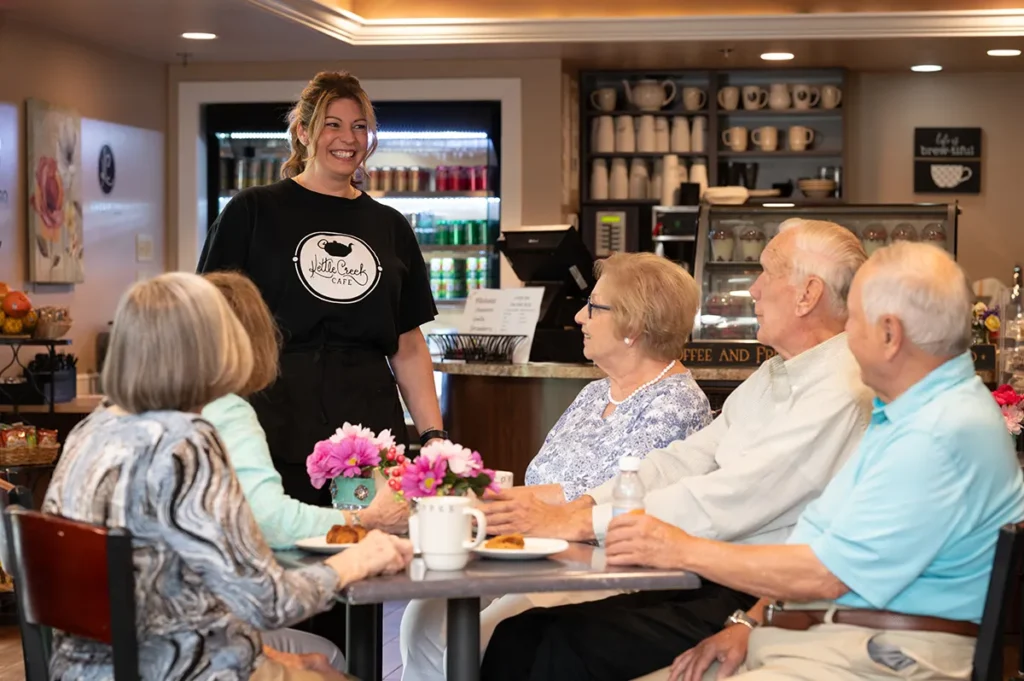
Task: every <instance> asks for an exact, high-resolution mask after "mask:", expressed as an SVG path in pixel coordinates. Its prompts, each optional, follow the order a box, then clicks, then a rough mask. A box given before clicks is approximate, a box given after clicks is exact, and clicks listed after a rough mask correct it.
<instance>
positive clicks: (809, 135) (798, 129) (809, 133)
mask: <svg viewBox="0 0 1024 681" xmlns="http://www.w3.org/2000/svg"><path fill="white" fill-rule="evenodd" d="M813 141H814V131H813V130H811V129H810V128H805V127H804V126H802V125H794V126H793V127H792V128H790V129H789V149H790V151H804V150H805V149H806V148H807V147H808V146H810V144H811V143H812V142H813Z"/></svg>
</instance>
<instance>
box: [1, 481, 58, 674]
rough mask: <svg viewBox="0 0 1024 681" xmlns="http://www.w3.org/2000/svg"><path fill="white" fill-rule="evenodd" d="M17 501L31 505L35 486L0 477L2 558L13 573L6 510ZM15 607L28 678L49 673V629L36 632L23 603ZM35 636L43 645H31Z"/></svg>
mask: <svg viewBox="0 0 1024 681" xmlns="http://www.w3.org/2000/svg"><path fill="white" fill-rule="evenodd" d="M15 505H17V506H21V507H22V508H27V509H31V508H32V490H30V489H28V488H27V487H22V486H21V485H12V484H11V483H9V482H7V481H6V480H3V479H0V519H2V521H3V531H4V534H3V546H2V551H0V561H2V563H3V567H4V570H5V571H7V573H8V574H9V575H11V574H12V573H11V570H13V566H14V559H13V552H12V551H11V550H10V547H11V543H10V541H8V539H7V538H8V537H10V536H11V528H10V524H9V522H8V518H7V514H6V511H7V508H8V507H10V506H15ZM12 576H13V575H12ZM15 608H16V609H17V611H18V628H19V630H20V631H21V651H22V656H23V658H24V661H25V674H26V675H27V677H28V678H29V679H41V678H45V677H46V676H47V674H48V672H47V668H48V666H49V662H50V639H51V635H50V630H49V628H43V629H42V630H41V631H39V632H38V633H36V632H34V631H33V630H32V629H30V628H29V627H28V625H27V624H26V623H25V618H24V617H23V616H22V613H21V606H20V605H19V604H18V603H17V600H16V599H15ZM33 637H38V638H41V639H42V640H41V642H40V643H41V644H40V645H38V646H35V648H34V649H30V648H29V646H28V644H26V641H31V640H32V639H33Z"/></svg>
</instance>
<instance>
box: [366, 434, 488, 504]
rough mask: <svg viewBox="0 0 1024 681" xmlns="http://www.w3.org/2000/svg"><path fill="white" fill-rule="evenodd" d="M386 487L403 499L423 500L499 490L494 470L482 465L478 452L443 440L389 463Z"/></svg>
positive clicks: (479, 494) (477, 494)
mask: <svg viewBox="0 0 1024 681" xmlns="http://www.w3.org/2000/svg"><path fill="white" fill-rule="evenodd" d="M386 475H387V477H388V483H387V484H388V487H390V488H391V489H392V490H393V491H394V492H395V493H396V494H398V495H400V496H402V497H403V498H405V499H409V500H416V501H418V502H423V501H424V500H429V499H430V498H431V497H450V496H467V495H468V494H469V493H470V492H473V494H475V495H476V496H482V495H483V493H484V492H485V491H486V490H488V489H491V490H493V491H500V490H499V488H498V487H497V485H496V483H495V482H494V471H492V470H490V469H488V468H484V462H483V458H482V457H481V456H480V453H479V452H475V451H473V450H471V449H468V448H466V447H463V446H462V445H459V444H456V443H454V442H451V441H450V440H444V441H443V442H437V441H435V442H432V443H430V444H429V445H427V446H426V447H424V448H423V449H421V450H420V454H419V456H418V457H416V458H415V459H414V460H411V461H409V460H405V461H402V462H401V463H399V464H398V465H393V466H390V467H389V468H388V469H387V473H386Z"/></svg>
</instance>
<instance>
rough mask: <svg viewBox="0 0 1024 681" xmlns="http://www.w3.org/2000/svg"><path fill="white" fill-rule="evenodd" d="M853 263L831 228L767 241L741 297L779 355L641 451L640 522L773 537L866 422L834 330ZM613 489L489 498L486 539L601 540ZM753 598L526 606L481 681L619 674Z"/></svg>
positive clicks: (741, 539) (673, 595)
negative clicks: (687, 426)
mask: <svg viewBox="0 0 1024 681" xmlns="http://www.w3.org/2000/svg"><path fill="white" fill-rule="evenodd" d="M865 259H866V256H865V254H864V249H863V248H862V247H861V244H860V242H859V241H858V239H857V237H856V236H855V235H854V234H853V233H851V232H850V231H849V230H847V229H844V228H843V227H840V226H839V225H836V224H833V223H829V222H820V221H799V222H797V223H790V224H788V225H787V226H786V229H783V230H781V231H780V233H779V234H778V235H777V236H776V237H775V238H773V239H772V240H771V241H770V242H769V243H768V246H767V247H766V248H765V250H764V252H763V253H762V254H761V264H762V266H763V272H762V274H761V276H760V277H759V278H758V280H757V281H756V282H755V284H754V286H753V287H752V288H751V289H750V293H751V296H752V297H753V299H754V301H755V313H756V314H757V317H758V320H759V322H760V327H759V329H758V340H760V341H761V342H762V343H764V344H766V345H769V346H771V347H772V348H774V349H775V350H776V351H777V352H778V355H777V356H776V357H773V358H772V359H770V360H769V361H767V362H766V363H764V364H763V365H762V366H761V367H760V368H759V369H758V370H757V371H756V372H754V374H753V375H752V376H751V377H750V378H748V379H747V380H746V381H744V382H743V383H742V384H741V385H740V386H739V387H737V388H736V390H735V391H734V392H733V393H732V394H731V395H730V396H729V398H728V399H727V400H726V401H725V405H724V407H723V409H722V413H721V415H720V416H719V417H718V418H717V419H715V421H714V422H712V423H711V424H710V425H709V426H707V427H706V428H704V429H703V430H702V431H700V432H698V433H696V434H694V435H691V436H690V437H688V438H687V439H686V440H685V441H677V442H674V443H672V444H671V445H669V446H668V447H667V448H665V449H663V450H657V451H654V452H651V453H650V454H648V455H647V457H646V458H645V460H644V461H643V463H642V464H641V467H640V476H641V478H642V479H643V482H644V485H645V487H646V489H647V495H646V498H645V500H644V503H645V506H646V510H647V514H648V517H649V518H650V519H651V520H654V519H658V520H659V521H661V522H662V523H663V524H664V526H665V527H675V528H681V529H682V530H685V531H686V533H687V535H688V536H689V535H695V536H699V537H705V538H708V539H715V540H720V541H731V542H737V543H740V544H746V545H762V544H778V543H780V542H783V541H785V539H786V537H787V536H788V535H789V533H790V531H791V530H792V529H793V526H794V524H795V523H796V520H797V518H798V517H799V515H800V513H801V512H802V511H803V509H804V506H806V504H807V503H808V502H810V501H811V500H812V499H814V498H815V497H817V496H818V495H819V494H821V491H822V490H823V489H824V488H825V486H826V485H827V484H828V482H829V480H830V479H831V478H832V477H833V475H835V473H836V471H838V470H839V468H840V467H841V466H842V464H843V462H844V461H845V460H846V459H847V458H848V456H849V455H850V454H851V453H852V452H853V450H854V449H855V448H856V446H857V443H858V441H859V440H860V437H861V435H862V433H863V432H864V428H866V426H867V421H868V417H869V415H870V401H871V393H870V391H868V390H867V388H865V386H864V384H863V383H862V382H861V380H860V376H859V372H858V370H857V364H856V362H855V361H854V359H853V356H852V355H851V354H850V351H849V348H848V347H847V343H846V338H845V334H844V333H843V327H844V325H845V324H846V316H847V315H846V296H847V293H848V291H849V287H850V284H851V282H852V281H853V276H854V274H855V273H856V272H857V270H858V268H859V267H860V266H861V264H862V263H863V262H864V261H865ZM613 485H614V482H610V483H608V484H605V485H602V486H601V487H598V488H597V489H595V490H593V491H591V492H590V493H589V495H587V496H584V497H583V498H582V499H580V500H577V501H575V502H573V503H571V504H563V505H553V504H545V503H542V502H541V501H539V500H536V499H533V498H531V497H529V495H526V497H525V498H522V497H512V498H506V499H504V500H501V499H499V500H495V501H492V502H490V503H489V504H487V506H486V508H485V509H484V510H485V513H487V516H488V517H487V526H488V531H490V532H494V533H505V532H510V531H517V532H524V533H527V534H530V535H534V536H542V537H562V538H565V539H570V540H578V541H586V540H590V539H598V540H601V539H603V538H604V536H605V532H606V529H607V528H608V523H609V521H610V520H611V517H612V508H611V501H612V487H613ZM757 593H758V592H757V591H750V590H746V589H743V588H739V589H737V588H733V587H731V586H726V585H722V584H719V583H717V582H715V581H714V580H713V579H711V580H704V581H703V584H702V586H701V588H699V589H696V590H692V591H678V592H652V593H629V594H619V595H615V596H611V597H608V598H603V599H602V600H597V601H591V602H588V603H582V604H576V605H567V606H560V607H555V608H537V609H533V610H529V611H527V612H525V613H522V614H520V615H517V616H516V617H513V618H510V619H507V620H505V621H504V622H502V623H501V624H499V625H498V626H497V628H496V629H495V631H494V634H493V636H492V637H491V639H490V643H489V644H487V648H486V653H485V656H484V661H483V666H482V670H481V671H482V674H481V676H482V678H484V679H488V680H496V679H512V680H515V681H522V680H523V679H531V680H533V679H551V680H552V681H572V680H574V679H597V680H599V681H600V680H605V679H607V680H609V681H612V680H621V679H631V678H633V677H636V676H640V675H642V674H646V673H648V672H651V671H654V670H656V669H659V668H661V667H665V666H667V665H669V664H671V662H672V660H673V659H674V658H675V656H676V655H677V654H678V653H679V652H680V651H681V650H685V649H686V648H689V647H691V646H693V645H696V644H697V643H698V642H700V641H701V640H702V639H704V638H705V637H707V636H709V635H711V634H713V633H715V632H717V631H720V630H721V629H722V627H723V626H725V622H726V619H727V618H728V617H730V616H743V611H744V610H746V609H747V608H749V607H750V606H751V605H753V604H754V602H755V601H756V598H755V597H754V596H752V595H750V594H757Z"/></svg>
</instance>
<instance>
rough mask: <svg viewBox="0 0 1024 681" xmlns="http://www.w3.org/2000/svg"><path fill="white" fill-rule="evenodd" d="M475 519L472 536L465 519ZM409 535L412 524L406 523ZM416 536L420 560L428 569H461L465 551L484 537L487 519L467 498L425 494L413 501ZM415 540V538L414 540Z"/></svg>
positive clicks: (467, 557)
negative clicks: (421, 558)
mask: <svg viewBox="0 0 1024 681" xmlns="http://www.w3.org/2000/svg"><path fill="white" fill-rule="evenodd" d="M470 516H472V517H473V518H476V535H475V536H474V537H473V539H467V537H470V536H472V535H471V530H472V527H471V525H470V522H469V519H470ZM409 531H410V534H412V532H413V526H412V524H410V526H409ZM415 533H416V536H415V537H414V538H413V544H414V545H418V546H419V549H420V551H421V553H422V554H423V560H424V562H425V563H426V564H427V568H428V569H430V570H461V569H462V568H464V567H466V564H467V563H468V562H469V552H470V551H472V550H473V549H475V548H477V547H478V546H480V545H481V544H483V543H484V540H485V539H487V518H486V517H485V516H484V514H483V513H482V512H480V511H479V510H477V509H475V508H473V502H472V500H471V499H469V497H425V498H423V499H417V500H416V529H415ZM417 540H418V541H417Z"/></svg>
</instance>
